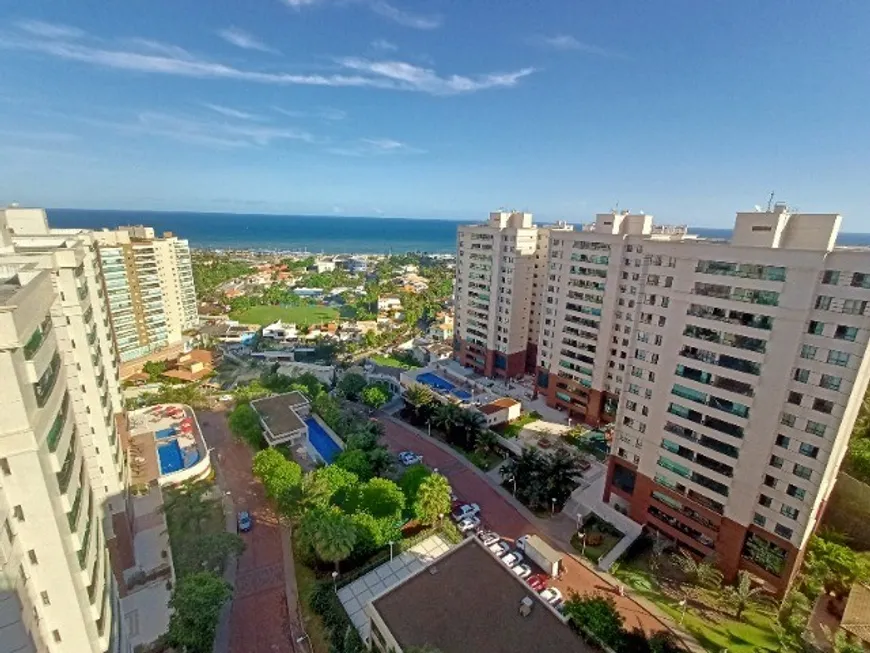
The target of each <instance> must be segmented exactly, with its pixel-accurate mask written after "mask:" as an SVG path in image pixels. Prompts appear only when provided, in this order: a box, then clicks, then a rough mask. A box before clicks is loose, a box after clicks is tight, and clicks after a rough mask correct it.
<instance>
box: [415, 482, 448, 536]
mask: <svg viewBox="0 0 870 653" xmlns="http://www.w3.org/2000/svg"><path fill="white" fill-rule="evenodd" d="M450 492H451V490H450V483H449V482H448V481H447V479H446V478H445V477H444V476H442V475H441V474H430V475H429V476H428V477H426V478H425V479H424V480H423V482H422V483H420V489H419V490H418V491H417V498H416V501H415V502H414V514H415V515H416V517H417V519H419V520H420V521H421V522H422V523H423V524H434V523H435V522H436V521H438V519H439V517H440V516H441V515H447V514H449V513H450Z"/></svg>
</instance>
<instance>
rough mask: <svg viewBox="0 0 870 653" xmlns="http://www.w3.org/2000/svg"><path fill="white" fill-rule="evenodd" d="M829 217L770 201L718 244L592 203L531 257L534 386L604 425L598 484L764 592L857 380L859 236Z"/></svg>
mask: <svg viewBox="0 0 870 653" xmlns="http://www.w3.org/2000/svg"><path fill="white" fill-rule="evenodd" d="M840 222H841V218H840V216H839V215H828V214H825V215H819V214H800V213H791V212H790V211H789V210H788V208H787V207H786V206H785V205H776V206H775V207H774V208H773V209H772V210H768V211H754V212H748V213H738V214H737V219H736V222H735V228H734V232H733V236H732V238H731V240H730V241H729V242H726V241H712V240H704V239H699V238H696V237H693V236H692V235H690V234H689V233H688V230H687V229H686V228H685V227H682V226H676V227H666V226H657V225H654V224H653V219H652V216H649V215H645V214H631V213H629V212H613V213H606V214H601V215H598V216H597V217H596V221H595V223H594V224H593V225H590V226H587V227H584V228H583V229H578V230H575V231H562V232H560V233H555V232H550V234H549V239H548V250H547V259H546V265H545V267H543V268H541V269H540V270H539V281H540V282H541V283H542V284H543V286H544V287H543V289H542V296H541V302H540V311H539V312H538V315H537V317H534V316H533V317H532V320H535V319H537V320H538V328H539V337H538V347H537V352H536V357H537V360H536V361H535V368H536V369H535V389H536V392H537V393H538V395H539V396H543V397H544V398H545V399H546V401H547V403H548V405H550V406H552V407H555V408H558V409H560V410H563V411H565V412H566V413H567V414H569V415H570V416H572V417H573V418H574V419H575V420H577V421H584V422H586V423H587V424H590V425H593V426H601V427H605V428H607V429H608V431H609V433H610V437H611V440H612V445H611V456H610V459H609V466H608V476H607V483H606V488H605V496H604V498H605V500H607V501H608V502H610V503H611V505H613V506H614V507H616V508H617V509H619V510H621V511H623V512H625V513H627V514H628V515H629V516H630V517H632V518H633V519H634V520H635V521H638V522H640V523H643V524H646V525H648V526H649V527H651V528H653V529H655V530H657V531H658V532H660V533H662V534H664V535H665V536H667V537H668V538H670V539H673V540H675V541H677V542H678V543H679V545H680V546H681V547H683V548H685V549H687V550H689V551H691V552H694V553H695V554H696V555H698V556H702V557H710V558H713V559H715V560H716V561H717V564H718V565H719V566H720V567H721V569H722V570H723V571H724V572H725V575H726V578H727V579H729V580H733V578H734V577H735V576H736V574H737V571H738V570H740V569H746V570H748V571H750V572H752V573H753V574H755V575H756V576H758V577H761V578H763V579H765V580H766V581H767V582H769V583H770V585H771V586H772V587H773V588H775V589H776V590H777V591H780V592H781V591H784V590H785V588H786V587H787V586H788V584H789V582H790V579H791V578H792V576H793V574H794V572H795V571H796V569H797V568H798V566H799V562H800V559H801V555H802V551H803V549H804V547H805V545H806V543H807V540H808V538H809V536H810V535H811V534H812V531H813V529H814V528H815V525H816V523H817V522H818V519H819V517H820V511H821V509H822V507H823V506H824V503H825V501H826V499H827V497H828V496H829V494H830V491H831V489H832V488H833V484H834V481H835V478H836V473H837V470H838V468H839V465H840V463H841V461H842V458H843V456H844V454H845V451H846V446H847V444H848V439H849V435H850V433H851V430H852V426H853V424H854V421H855V418H856V416H857V412H858V408H859V406H860V404H861V400H862V398H863V396H864V393H865V391H866V389H867V384H868V378H870V372H868V365H870V362H868V361H870V357H868V356H867V348H868V336H870V330H868V319H867V318H868V315H870V313H868V305H870V250H867V249H861V248H836V247H835V242H836V238H837V234H838V231H839V228H840ZM513 299H514V301H516V298H515V297H514V298H513ZM496 301H498V300H497V299H496V298H495V297H494V298H493V305H495V302H496ZM608 425H609V426H608Z"/></svg>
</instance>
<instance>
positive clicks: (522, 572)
mask: <svg viewBox="0 0 870 653" xmlns="http://www.w3.org/2000/svg"><path fill="white" fill-rule="evenodd" d="M511 571H512V572H514V573H515V574H516V575H517V576H519V577H520V578H528V577H529V576H531V575H532V568H531V567H529V566H528V565H527V564H525V563H522V564H519V565H514V566H513V567H511Z"/></svg>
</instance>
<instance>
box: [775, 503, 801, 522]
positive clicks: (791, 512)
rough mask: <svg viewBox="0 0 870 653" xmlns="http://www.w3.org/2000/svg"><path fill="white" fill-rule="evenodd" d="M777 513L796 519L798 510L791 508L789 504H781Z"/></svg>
mask: <svg viewBox="0 0 870 653" xmlns="http://www.w3.org/2000/svg"><path fill="white" fill-rule="evenodd" d="M779 513H780V514H781V515H785V516H786V517H788V518H789V519H797V518H798V515H799V514H800V511H799V510H798V509H797V508H792V507H791V506H787V505H785V504H782V507H781V508H780V509H779Z"/></svg>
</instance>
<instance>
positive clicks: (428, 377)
mask: <svg viewBox="0 0 870 653" xmlns="http://www.w3.org/2000/svg"><path fill="white" fill-rule="evenodd" d="M417 381H419V382H420V383H425V384H426V385H428V386H429V387H432V388H435V389H436V390H443V391H444V392H450V391H451V390H453V389H455V388H456V386H455V385H453V384H452V383H450V381H448V380H446V379H442V378H441V377H440V376H438V375H437V374H432V372H423V373H422V374H418V375H417Z"/></svg>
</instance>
